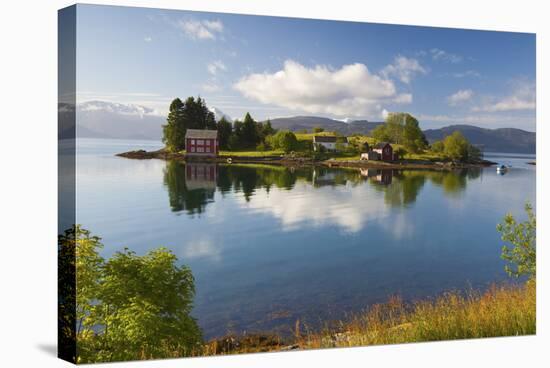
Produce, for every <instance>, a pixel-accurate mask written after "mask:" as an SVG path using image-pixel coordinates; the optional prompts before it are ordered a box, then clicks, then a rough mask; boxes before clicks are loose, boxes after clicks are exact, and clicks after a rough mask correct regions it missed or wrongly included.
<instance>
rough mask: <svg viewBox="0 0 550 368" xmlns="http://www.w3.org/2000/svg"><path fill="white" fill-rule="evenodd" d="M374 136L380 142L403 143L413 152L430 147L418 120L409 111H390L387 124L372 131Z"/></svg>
mask: <svg viewBox="0 0 550 368" xmlns="http://www.w3.org/2000/svg"><path fill="white" fill-rule="evenodd" d="M372 136H373V137H374V139H376V140H377V141H379V142H389V143H395V144H401V145H403V146H404V147H405V149H406V150H407V151H409V152H412V153H418V152H421V151H423V150H424V149H426V148H427V147H428V141H427V140H426V137H425V136H424V133H423V132H422V130H421V129H420V126H419V124H418V120H416V118H415V117H414V116H412V115H411V114H408V113H390V114H389V115H388V117H387V118H386V122H385V124H382V125H379V126H377V127H376V128H375V129H374V130H373V131H372Z"/></svg>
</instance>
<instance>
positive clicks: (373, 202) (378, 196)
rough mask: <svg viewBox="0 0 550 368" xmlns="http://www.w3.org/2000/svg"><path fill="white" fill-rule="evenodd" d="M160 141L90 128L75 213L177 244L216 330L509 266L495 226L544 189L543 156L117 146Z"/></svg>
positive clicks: (277, 320)
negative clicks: (261, 161)
mask: <svg viewBox="0 0 550 368" xmlns="http://www.w3.org/2000/svg"><path fill="white" fill-rule="evenodd" d="M160 146H161V144H160V143H157V142H148V141H119V140H92V139H82V140H80V141H79V145H78V155H79V156H78V160H77V172H78V183H77V203H78V216H77V222H78V223H80V224H82V225H83V226H84V227H85V228H87V229H89V230H91V231H92V232H93V233H94V234H96V235H98V236H101V237H102V238H103V243H104V245H105V248H104V250H103V254H102V255H103V256H105V257H108V256H110V255H111V254H113V253H114V252H116V251H118V250H122V249H123V248H124V247H128V248H130V249H132V250H134V251H136V252H137V253H138V254H143V253H145V252H147V251H148V250H150V249H153V248H157V247H159V246H165V247H168V248H170V249H171V250H172V251H173V252H174V253H175V254H176V255H177V256H178V258H179V260H180V262H181V263H183V264H186V265H188V266H189V267H190V268H191V270H192V271H193V274H194V276H195V278H196V284H195V286H196V290H197V294H196V298H195V307H194V309H193V316H194V317H196V318H197V320H198V323H199V325H200V326H201V328H202V329H203V332H204V335H205V337H206V338H211V337H215V336H220V335H223V334H226V333H228V332H243V331H278V332H280V333H283V334H284V333H288V332H289V331H291V329H292V327H293V325H294V323H295V321H296V320H297V319H300V321H302V322H305V323H307V324H309V325H311V326H316V325H318V323H319V321H320V320H325V319H340V318H343V317H344V316H345V314H346V313H349V312H354V311H359V310H361V309H363V308H364V307H366V306H368V305H369V304H372V303H376V302H383V301H386V300H387V298H388V296H390V295H395V294H399V295H401V296H402V297H404V298H405V299H407V300H414V299H418V298H423V297H429V296H434V295H436V294H438V293H440V292H442V291H445V290H449V289H465V288H468V287H474V288H484V287H486V286H487V285H489V284H490V283H492V282H498V281H501V280H505V279H506V278H507V276H506V274H505V273H504V271H503V262H502V261H501V259H500V258H499V255H500V248H501V243H500V241H499V234H498V233H497V231H496V229H495V227H496V224H497V223H498V222H499V221H500V220H501V219H502V217H503V215H504V214H505V213H506V212H509V211H511V212H512V213H514V214H516V215H518V217H520V218H523V217H524V216H523V205H524V203H525V201H526V200H529V201H531V202H532V203H534V202H535V167H534V166H530V165H527V164H526V162H527V161H531V160H532V159H533V158H534V156H529V155H502V154H499V155H487V156H486V157H487V158H489V159H493V160H494V161H498V162H503V163H507V164H511V165H512V169H511V170H510V171H509V172H508V173H507V174H506V175H498V174H497V173H496V170H495V169H494V168H486V169H475V170H463V171H457V172H452V173H441V172H433V171H418V170H415V171H413V170H409V171H391V170H387V171H386V170H384V171H376V170H368V171H366V170H364V171H362V172H360V171H357V170H327V169H309V168H308V169H296V170H290V169H285V168H279V167H275V168H273V167H268V166H238V165H219V166H215V165H206V164H203V165H199V164H195V165H188V166H187V167H186V166H185V165H183V164H179V163H175V162H165V161H161V160H129V159H124V158H118V157H115V156H114V153H119V152H124V151H128V150H131V149H138V148H143V149H155V148H159V147H160Z"/></svg>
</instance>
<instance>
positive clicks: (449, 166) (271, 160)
mask: <svg viewBox="0 0 550 368" xmlns="http://www.w3.org/2000/svg"><path fill="white" fill-rule="evenodd" d="M115 156H118V157H124V158H129V159H134V160H150V159H159V160H166V161H168V160H175V161H181V162H204V163H235V164H258V163H262V164H267V165H278V166H280V165H282V166H291V167H297V166H326V167H334V168H365V169H366V168H372V169H391V170H395V169H398V170H404V169H429V170H456V169H469V168H483V167H490V166H493V165H496V162H492V161H488V160H481V161H479V162H471V163H463V162H451V161H435V162H431V161H421V160H400V161H397V162H383V161H364V160H335V159H328V160H322V161H316V160H314V159H313V158H308V157H292V156H247V157H245V156H218V157H196V156H195V157H187V155H186V154H184V153H172V152H167V151H165V150H164V149H160V150H157V151H145V150H135V151H128V152H122V153H118V154H116V155H115Z"/></svg>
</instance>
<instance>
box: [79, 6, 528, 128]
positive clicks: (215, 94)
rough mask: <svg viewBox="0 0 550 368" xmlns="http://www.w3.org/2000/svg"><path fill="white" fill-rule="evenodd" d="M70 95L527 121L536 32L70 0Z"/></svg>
mask: <svg viewBox="0 0 550 368" xmlns="http://www.w3.org/2000/svg"><path fill="white" fill-rule="evenodd" d="M77 28H78V31H77V37H78V38H77V42H78V44H77V68H78V71H77V100H78V101H79V102H84V101H89V100H103V101H111V102H118V103H125V104H139V105H144V106H147V107H151V108H153V109H155V111H156V113H158V114H165V113H166V111H167V108H168V104H169V102H170V101H171V100H172V99H173V98H174V97H181V98H185V97H187V96H197V95H200V96H202V97H204V98H205V99H206V101H207V103H208V105H209V106H211V107H216V108H218V109H220V110H222V111H223V112H225V113H227V114H228V115H230V116H231V117H233V118H240V117H242V116H244V114H245V113H246V112H247V111H249V112H250V113H251V114H252V115H253V116H254V117H255V118H257V119H261V120H263V119H265V118H275V117H280V116H293V115H315V116H326V117H331V118H336V119H345V118H349V119H368V120H371V121H380V120H382V119H383V117H384V116H385V114H386V113H387V112H392V111H407V112H410V113H412V114H413V115H415V116H416V117H417V118H418V119H419V121H420V123H421V126H422V127H423V128H432V127H440V126H446V125H450V124H474V125H478V126H483V127H489V128H497V127H518V128H522V129H526V130H530V131H534V130H535V77H536V76H535V35H534V34H525V33H510V32H489V31H472V30H459V29H444V28H433V27H412V26H398V25H382V24H369V23H357V22H340V21H324V20H323V21H321V20H308V19H294V18H276V17H260V16H247V15H231V14H220V13H199V12H187V11H179V10H178V11H176V10H160V9H145V8H130V7H110V6H94V5H78V11H77Z"/></svg>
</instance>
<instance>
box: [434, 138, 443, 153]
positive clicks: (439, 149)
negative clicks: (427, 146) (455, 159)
mask: <svg viewBox="0 0 550 368" xmlns="http://www.w3.org/2000/svg"><path fill="white" fill-rule="evenodd" d="M431 150H432V151H433V152H435V153H443V151H444V150H445V145H444V144H443V141H435V142H433V143H432V146H431Z"/></svg>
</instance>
